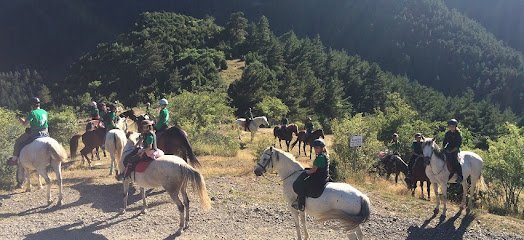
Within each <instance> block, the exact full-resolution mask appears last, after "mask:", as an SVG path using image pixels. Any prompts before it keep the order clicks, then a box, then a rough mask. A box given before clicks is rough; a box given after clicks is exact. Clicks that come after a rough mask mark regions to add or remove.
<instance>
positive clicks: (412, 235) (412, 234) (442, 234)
mask: <svg viewBox="0 0 524 240" xmlns="http://www.w3.org/2000/svg"><path fill="white" fill-rule="evenodd" d="M461 213H462V211H458V212H457V213H456V214H455V215H454V216H452V217H451V218H449V219H447V220H446V219H445V217H443V216H442V215H441V216H440V217H439V222H438V223H437V225H436V226H435V227H434V228H427V226H428V224H429V223H430V222H431V221H432V220H433V219H434V218H435V217H436V216H437V215H436V214H434V215H433V216H431V217H430V218H428V219H426V220H425V221H424V223H423V224H422V225H421V226H420V227H419V226H410V227H409V228H408V237H407V238H406V239H435V240H437V239H463V238H464V234H465V233H466V231H467V229H468V227H469V226H470V225H471V223H472V222H473V220H475V216H474V215H472V214H466V215H465V216H464V217H463V218H462V220H461V221H460V225H459V227H458V228H456V227H455V222H456V221H457V220H458V218H459V217H460V215H461Z"/></svg>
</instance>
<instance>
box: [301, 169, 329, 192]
mask: <svg viewBox="0 0 524 240" xmlns="http://www.w3.org/2000/svg"><path fill="white" fill-rule="evenodd" d="M308 178H310V176H309V175H308V174H307V173H306V172H303V173H302V174H300V176H298V178H297V179H296V180H295V182H293V191H295V193H296V194H300V192H302V191H301V190H304V189H306V191H305V192H306V197H309V198H318V197H320V196H321V195H322V193H324V190H325V189H326V186H327V184H328V182H327V181H326V182H325V183H322V182H315V181H307V180H308Z"/></svg>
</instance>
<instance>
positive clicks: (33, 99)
mask: <svg viewBox="0 0 524 240" xmlns="http://www.w3.org/2000/svg"><path fill="white" fill-rule="evenodd" d="M31 103H32V104H34V105H36V104H39V103H40V98H37V97H32V98H31Z"/></svg>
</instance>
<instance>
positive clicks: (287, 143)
mask: <svg viewBox="0 0 524 240" xmlns="http://www.w3.org/2000/svg"><path fill="white" fill-rule="evenodd" d="M290 143H291V141H286V146H287V151H288V152H289V144H290Z"/></svg>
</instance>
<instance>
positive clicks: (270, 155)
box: [257, 151, 304, 182]
mask: <svg viewBox="0 0 524 240" xmlns="http://www.w3.org/2000/svg"><path fill="white" fill-rule="evenodd" d="M264 155H268V156H269V161H267V162H266V164H264V165H262V164H260V163H257V166H259V167H261V168H262V169H263V170H264V172H266V167H267V166H268V165H269V163H270V162H271V167H273V151H271V154H268V153H264ZM276 155H277V160H278V161H280V155H278V153H277V154H276ZM300 171H304V170H303V169H299V170H296V171H293V172H292V173H291V174H289V175H288V176H287V177H285V178H283V179H282V182H283V181H285V180H286V179H288V178H289V177H291V176H293V175H294V174H295V173H297V172H300ZM262 176H263V177H264V178H265V179H267V180H268V181H270V182H274V181H272V180H271V179H269V178H267V177H266V176H265V175H262Z"/></svg>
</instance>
